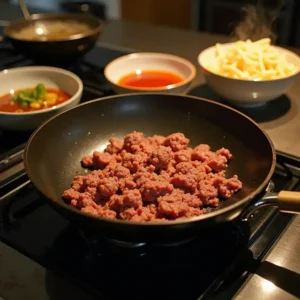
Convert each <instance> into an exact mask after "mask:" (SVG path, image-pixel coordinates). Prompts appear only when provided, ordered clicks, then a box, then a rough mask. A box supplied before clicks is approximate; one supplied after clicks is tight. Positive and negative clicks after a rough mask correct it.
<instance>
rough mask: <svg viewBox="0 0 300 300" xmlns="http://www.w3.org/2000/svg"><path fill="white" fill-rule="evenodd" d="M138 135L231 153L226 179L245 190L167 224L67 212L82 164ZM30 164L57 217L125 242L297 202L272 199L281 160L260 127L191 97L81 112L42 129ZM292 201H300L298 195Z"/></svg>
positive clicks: (127, 99) (128, 101)
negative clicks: (112, 141) (176, 138)
mask: <svg viewBox="0 0 300 300" xmlns="http://www.w3.org/2000/svg"><path fill="white" fill-rule="evenodd" d="M133 130H138V131H142V132H144V133H145V134H146V135H153V134H161V135H168V134H170V133H174V132H183V133H184V134H185V135H186V136H187V137H188V138H190V140H191V144H192V146H195V145H197V144H199V143H207V144H209V145H211V147H212V148H213V149H218V148H221V147H226V148H229V149H230V150H231V152H232V153H233V159H232V160H231V161H230V163H229V167H228V171H227V175H228V176H232V175H233V174H238V175H239V178H240V180H241V181H242V182H243V189H242V190H241V191H240V192H238V193H237V194H235V195H234V196H233V197H232V198H230V199H229V200H227V201H223V202H221V204H220V206H219V207H218V208H216V209H212V210H211V212H209V213H208V214H206V215H203V216H200V217H197V218H195V219H187V220H184V221H183V220H179V221H170V222H161V223H132V222H128V221H121V220H108V219H105V218H101V217H93V216H90V215H86V214H84V213H81V212H80V211H78V210H76V209H73V208H72V207H71V206H69V205H67V204H65V203H64V201H63V200H62V198H61V195H62V192H63V191H64V190H65V189H68V188H70V184H71V182H72V179H73V177H74V175H75V174H80V173H83V172H84V170H83V169H82V167H81V164H80V160H81V157H82V156H83V155H87V154H91V153H92V152H93V151H94V150H96V149H103V148H104V145H105V144H106V143H107V142H108V139H109V138H110V137H111V136H115V137H119V138H122V137H123V136H124V135H126V134H127V133H130V132H131V131H133ZM24 158H25V167H26V170H27V173H28V176H29V178H30V180H31V181H32V183H33V184H34V185H35V186H36V187H37V189H38V190H39V191H40V192H41V193H42V194H43V195H45V196H46V198H47V199H48V200H49V201H50V203H51V204H52V205H53V207H54V208H55V209H56V210H57V211H58V212H60V213H61V214H62V215H63V216H65V217H66V218H68V219H70V220H72V221H74V222H77V223H78V224H79V225H80V226H82V227H88V228H89V229H92V230H95V231H98V232H99V233H100V234H101V235H104V236H107V237H110V238H115V239H118V240H132V241H159V240H160V241H161V240H163V241H167V240H174V239H184V238H188V237H191V236H193V235H196V234H200V233H201V230H206V229H207V227H208V226H212V225H217V224H220V223H223V222H226V221H231V220H233V219H235V218H236V217H238V216H239V215H240V214H241V213H242V212H243V210H244V209H245V208H246V207H247V206H248V207H249V205H250V204H251V203H253V202H255V201H256V200H257V199H261V197H263V196H265V202H264V201H260V205H266V204H273V205H277V204H276V201H277V203H281V204H282V205H283V204H284V203H283V201H284V200H286V201H289V200H292V199H291V197H289V196H290V195H289V194H288V193H289V192H282V193H281V194H280V197H277V195H267V196H266V195H265V194H266V193H265V189H266V186H267V185H268V183H269V180H270V178H271V176H272V173H273V171H274V168H275V159H276V155H275V150H274V147H273V145H272V143H271V141H270V139H269V138H268V137H267V135H266V134H265V133H264V132H263V131H262V130H261V129H260V128H259V127H258V125H257V124H256V123H255V122H254V121H252V120H251V119H250V118H248V117H247V116H245V115H243V114H242V113H240V112H238V111H236V110H234V109H231V108H229V107H226V106H224V105H221V104H216V103H214V102H212V101H208V100H204V99H200V98H196V97H190V96H179V95H166V94H132V95H125V96H113V97H107V98H102V99H98V100H95V101H92V102H89V103H86V104H82V105H80V106H77V107H75V108H73V109H71V110H68V111H66V112H64V113H62V114H60V115H57V116H56V117H54V118H52V119H51V120H49V121H48V122H47V123H45V124H44V125H42V126H41V127H40V128H39V129H38V130H37V131H36V132H35V133H34V134H33V135H32V137H31V138H30V140H29V142H28V144H27V147H26V149H25V157H24ZM286 196H287V198H286ZM293 196H295V197H296V198H300V196H299V194H297V193H294V194H293ZM276 199H277V200H276ZM287 204H291V203H287ZM299 206H300V205H299V201H298V205H297V207H291V205H290V206H287V208H288V209H289V208H291V209H294V210H295V209H298V210H299ZM49 222H51V220H49Z"/></svg>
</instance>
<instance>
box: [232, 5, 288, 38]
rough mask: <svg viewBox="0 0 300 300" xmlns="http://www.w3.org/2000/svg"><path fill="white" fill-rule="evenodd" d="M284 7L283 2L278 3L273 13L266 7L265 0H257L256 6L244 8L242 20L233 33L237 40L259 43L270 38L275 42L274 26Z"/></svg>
mask: <svg viewBox="0 0 300 300" xmlns="http://www.w3.org/2000/svg"><path fill="white" fill-rule="evenodd" d="M282 7H283V0H278V1H277V8H276V9H275V10H274V9H273V11H271V10H270V9H268V10H267V9H266V7H264V0H257V4H256V5H248V6H246V7H244V8H243V9H242V12H243V17H242V20H241V22H240V23H239V24H238V25H237V26H236V28H235V29H234V31H233V35H234V37H235V39H237V40H243V41H245V40H247V39H251V40H252V41H257V40H259V39H262V38H267V37H268V38H270V39H271V40H272V42H274V41H275V40H276V34H275V32H274V28H273V26H274V23H275V21H276V20H277V19H278V17H279V14H280V10H281V9H282Z"/></svg>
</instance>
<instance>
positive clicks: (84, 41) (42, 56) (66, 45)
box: [2, 0, 104, 64]
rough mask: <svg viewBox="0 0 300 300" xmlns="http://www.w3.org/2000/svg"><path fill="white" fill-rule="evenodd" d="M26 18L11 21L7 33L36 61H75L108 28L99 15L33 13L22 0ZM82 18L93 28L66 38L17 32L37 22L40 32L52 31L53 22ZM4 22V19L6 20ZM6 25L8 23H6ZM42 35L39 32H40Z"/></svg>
mask: <svg viewBox="0 0 300 300" xmlns="http://www.w3.org/2000/svg"><path fill="white" fill-rule="evenodd" d="M19 4H20V7H21V10H22V13H23V16H24V19H20V20H16V21H14V22H11V23H8V25H7V26H6V27H5V29H4V34H5V37H6V39H7V40H8V41H10V42H11V44H12V45H13V46H14V48H15V49H16V50H17V51H19V52H21V53H23V54H25V55H26V56H28V57H30V58H33V59H34V60H35V61H37V62H40V63H47V64H62V63H65V64H67V63H70V62H73V61H74V59H76V58H78V57H80V56H82V55H84V54H85V53H86V52H87V51H89V50H90V49H91V48H92V47H94V45H95V44H96V42H97V40H98V38H99V36H100V34H101V33H102V31H103V29H104V22H103V21H101V20H99V19H98V18H96V17H94V16H92V15H89V14H84V13H44V14H33V15H30V13H29V11H28V9H27V7H26V4H25V1H24V0H19ZM57 21H59V22H69V21H72V22H74V21H75V22H78V23H82V24H85V25H88V27H89V29H88V30H86V31H84V32H82V33H80V34H75V35H70V36H68V37H66V38H60V39H59V38H58V39H49V40H48V39H47V34H46V35H45V36H44V39H38V38H37V39H26V38H20V37H17V36H16V32H18V31H20V30H22V29H24V28H27V27H29V26H33V27H34V28H35V31H36V32H37V33H40V31H42V32H43V31H44V32H47V30H49V31H50V32H51V24H54V23H55V22H57ZM2 23H3V21H2ZM4 24H5V25H6V23H4ZM37 36H38V35H37Z"/></svg>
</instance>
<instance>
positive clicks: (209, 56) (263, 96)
mask: <svg viewBox="0 0 300 300" xmlns="http://www.w3.org/2000/svg"><path fill="white" fill-rule="evenodd" d="M232 45H233V43H227V44H222V48H223V49H224V50H226V49H229V48H230V47H231V46H232ZM274 47H275V48H276V49H277V51H278V52H279V53H283V54H284V55H285V56H286V59H287V61H288V62H289V63H292V64H294V65H295V66H296V68H297V69H298V72H296V73H294V74H292V75H290V76H287V77H283V78H280V79H271V80H260V81H255V80H243V79H234V78H230V77H225V76H222V75H219V74H216V73H213V72H212V71H210V70H209V68H208V66H209V65H210V64H211V63H212V62H213V61H214V60H215V59H216V56H215V46H213V47H209V48H207V49H205V50H204V51H202V52H201V53H200V54H199V56H198V62H199V64H200V68H201V71H202V74H203V75H204V77H205V79H206V83H207V84H208V85H209V86H210V87H211V89H212V90H213V91H214V92H215V93H216V94H218V95H220V96H221V97H223V98H225V99H226V100H227V101H228V102H230V103H232V104H234V105H236V106H261V105H264V104H265V103H267V102H268V101H271V100H274V99H276V98H278V97H279V96H281V95H283V94H284V93H285V91H286V90H287V89H288V88H289V87H290V86H291V85H292V83H293V82H294V81H295V79H296V76H297V75H298V74H299V70H300V58H299V56H298V55H297V54H296V53H294V52H292V51H289V50H287V49H284V48H281V47H277V46H274Z"/></svg>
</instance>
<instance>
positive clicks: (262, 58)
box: [207, 38, 298, 80]
mask: <svg viewBox="0 0 300 300" xmlns="http://www.w3.org/2000/svg"><path fill="white" fill-rule="evenodd" d="M215 49H216V53H215V55H216V59H215V60H214V62H213V63H212V64H210V65H208V66H207V68H208V69H209V70H210V71H212V72H213V73H217V74H220V75H223V76H226V77H231V78H237V79H246V80H268V79H276V78H283V77H286V76H289V75H292V74H294V73H296V72H297V71H298V70H297V68H296V67H295V66H294V65H293V64H291V63H289V62H287V60H286V57H285V55H284V54H283V53H280V52H279V51H278V50H277V49H276V48H275V47H273V46H272V45H271V40H270V39H269V38H265V39H261V40H259V41H256V42H252V41H251V40H247V41H238V42H235V43H233V45H232V47H230V49H227V50H225V49H224V48H223V47H222V45H220V44H216V47H215Z"/></svg>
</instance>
